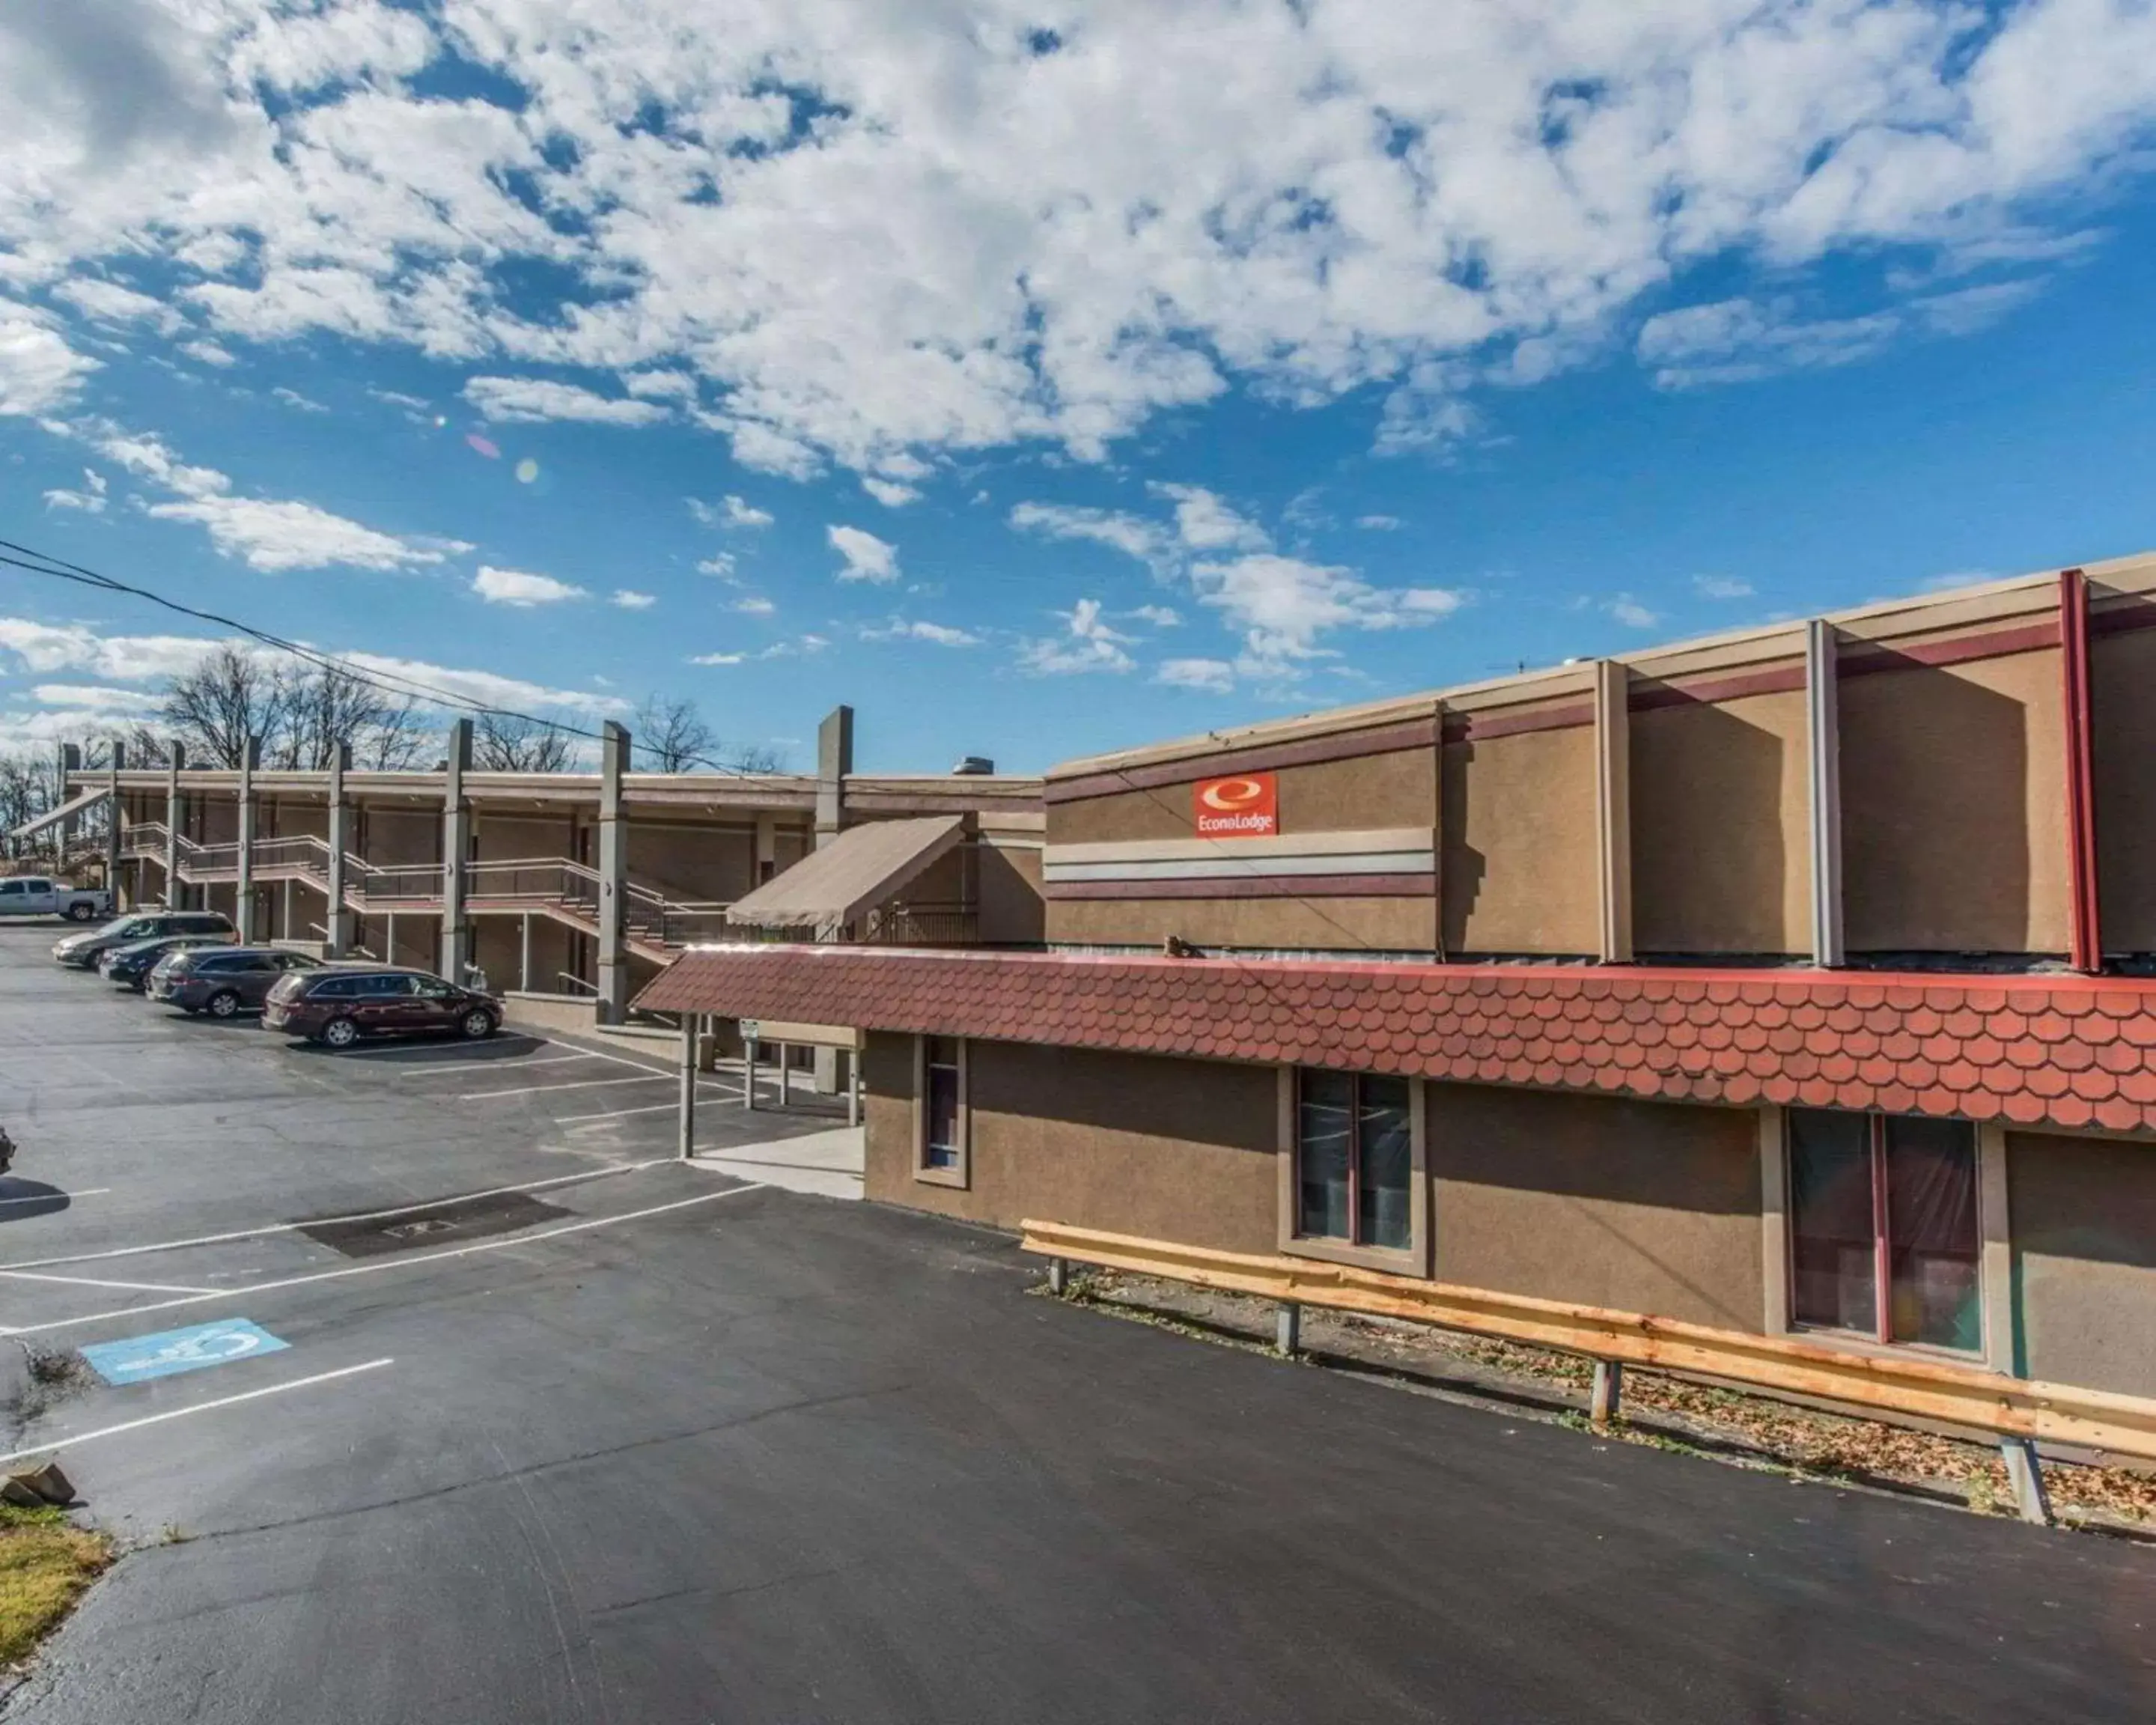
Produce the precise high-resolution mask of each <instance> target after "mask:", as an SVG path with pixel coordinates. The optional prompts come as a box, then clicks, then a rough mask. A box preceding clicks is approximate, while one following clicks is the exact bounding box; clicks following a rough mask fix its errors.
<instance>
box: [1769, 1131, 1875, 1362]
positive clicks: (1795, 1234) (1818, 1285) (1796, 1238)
mask: <svg viewBox="0 0 2156 1725" xmlns="http://www.w3.org/2000/svg"><path fill="white" fill-rule="evenodd" d="M1871 1197H1872V1194H1871V1120H1870V1118H1869V1117H1867V1116H1866V1115H1862V1114H1843V1113H1837V1112H1832V1111H1828V1110H1825V1109H1819V1108H1792V1109H1791V1110H1790V1111H1789V1252H1790V1276H1789V1312H1790V1315H1791V1316H1792V1317H1794V1318H1795V1319H1796V1321H1797V1322H1799V1323H1807V1324H1824V1325H1826V1326H1827V1327H1830V1328H1832V1329H1839V1330H1861V1331H1864V1332H1866V1333H1867V1334H1868V1333H1870V1332H1871V1331H1872V1329H1873V1327H1874V1326H1875V1325H1876V1322H1877V1312H1878V1291H1877V1286H1876V1277H1875V1275H1874V1271H1875V1268H1876V1264H1877V1261H1878V1258H1877V1252H1876V1245H1877V1235H1876V1233H1875V1232H1874V1229H1873V1219H1872V1203H1871Z"/></svg>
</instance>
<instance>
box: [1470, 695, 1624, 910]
mask: <svg viewBox="0 0 2156 1725" xmlns="http://www.w3.org/2000/svg"><path fill="white" fill-rule="evenodd" d="M1444 756H1445V809H1444V814H1443V817H1442V819H1441V821H1440V825H1441V827H1442V829H1443V831H1442V839H1443V843H1444V847H1445V849H1444V856H1443V860H1442V864H1441V867H1442V870H1443V875H1444V896H1445V950H1446V952H1450V953H1461V952H1469V953H1473V952H1548V953H1577V952H1595V951H1597V950H1598V949H1599V947H1600V944H1601V914H1600V909H1599V902H1598V898H1599V886H1598V877H1599V871H1598V870H1597V867H1596V863H1595V834H1596V826H1595V809H1594V777H1595V775H1594V727H1593V726H1585V725H1575V726H1569V727H1568V728H1566V729H1563V730H1561V731H1529V732H1518V733H1516V734H1514V735H1512V736H1510V737H1492V738H1490V739H1487V740H1486V741H1483V742H1455V743H1447V744H1446V745H1445V750H1444Z"/></svg>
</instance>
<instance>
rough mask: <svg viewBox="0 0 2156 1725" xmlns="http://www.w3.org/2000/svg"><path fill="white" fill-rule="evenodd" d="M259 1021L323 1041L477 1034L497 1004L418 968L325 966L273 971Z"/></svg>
mask: <svg viewBox="0 0 2156 1725" xmlns="http://www.w3.org/2000/svg"><path fill="white" fill-rule="evenodd" d="M262 1022H263V1024H264V1026H265V1027H266V1028H268V1029H272V1030H283V1031H285V1032H287V1033H288V1034H291V1035H295V1036H305V1038H307V1039H308V1040H310V1041H311V1042H319V1043H322V1044H324V1045H326V1046H328V1047H331V1048H350V1047H351V1046H352V1044H353V1043H355V1042H357V1041H358V1040H360V1038H362V1036H423V1035H429V1034H432V1035H443V1036H464V1037H468V1038H470V1039H471V1040H474V1041H477V1040H479V1039H480V1038H481V1037H485V1036H491V1035H493V1034H494V1033H495V1031H496V1030H497V1029H500V1026H501V1003H500V1001H499V1000H497V999H495V998H494V996H492V995H491V994H482V993H480V992H479V991H478V990H477V989H475V988H459V987H458V986H457V985H456V984H455V983H451V982H445V981H444V980H443V979H442V978H440V977H438V976H430V975H429V974H428V973H426V972H425V971H423V970H398V969H394V968H390V967H388V966H382V967H380V968H376V967H372V966H370V967H368V968H365V969H357V968H351V967H347V966H344V965H325V966H323V967H322V968H320V969H318V970H305V971H296V972H294V973H290V974H289V975H285V976H281V977H280V978H278V979H277V980H276V982H275V983H274V984H273V985H272V986H271V988H270V990H269V999H268V1001H267V1002H266V1003H265V1004H264V1007H263V1009H262Z"/></svg>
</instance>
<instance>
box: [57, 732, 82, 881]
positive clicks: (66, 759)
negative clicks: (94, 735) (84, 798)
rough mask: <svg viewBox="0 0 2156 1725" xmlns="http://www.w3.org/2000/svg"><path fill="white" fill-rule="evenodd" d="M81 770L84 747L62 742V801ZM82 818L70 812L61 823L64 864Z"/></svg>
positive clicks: (61, 856) (61, 848)
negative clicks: (71, 780) (69, 784)
mask: <svg viewBox="0 0 2156 1725" xmlns="http://www.w3.org/2000/svg"><path fill="white" fill-rule="evenodd" d="M81 771H82V748H81V747H80V744H77V743H72V742H64V743H62V744H61V745H60V801H61V802H63V803H64V802H66V801H67V800H68V795H69V793H68V783H69V779H71V778H73V777H74V775H75V774H76V773H80V772H81ZM81 819H82V817H81V816H80V815H79V814H70V815H69V816H68V817H67V818H66V819H64V820H63V821H61V823H60V837H59V846H60V861H61V863H62V865H65V863H66V862H67V852H68V846H69V845H71V844H73V843H74V835H75V833H76V831H77V829H78V827H79V824H80V821H81Z"/></svg>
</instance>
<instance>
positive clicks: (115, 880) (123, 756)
mask: <svg viewBox="0 0 2156 1725" xmlns="http://www.w3.org/2000/svg"><path fill="white" fill-rule="evenodd" d="M126 769H127V745H126V743H124V742H121V741H120V740H119V739H118V738H117V737H115V738H114V739H113V743H112V764H111V765H110V767H109V768H107V769H106V772H105V787H106V788H105V891H107V892H109V893H110V894H111V895H112V907H113V909H115V911H117V910H129V911H131V910H133V909H134V908H135V906H134V903H133V901H132V898H133V896H132V895H129V902H128V903H126V904H125V905H123V904H121V893H120V840H121V818H120V817H121V808H120V775H121V773H124V772H126Z"/></svg>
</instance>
